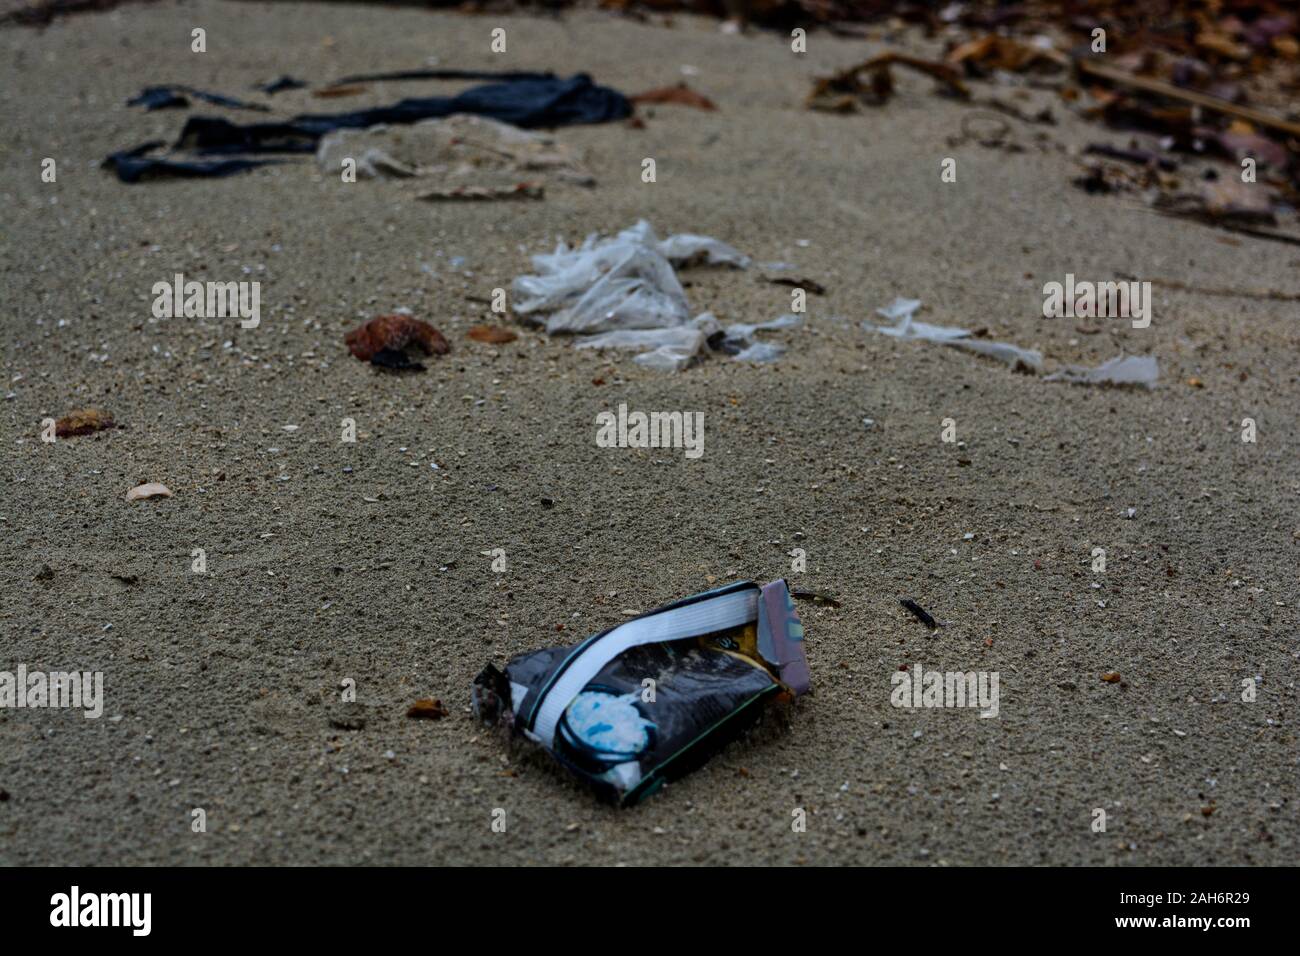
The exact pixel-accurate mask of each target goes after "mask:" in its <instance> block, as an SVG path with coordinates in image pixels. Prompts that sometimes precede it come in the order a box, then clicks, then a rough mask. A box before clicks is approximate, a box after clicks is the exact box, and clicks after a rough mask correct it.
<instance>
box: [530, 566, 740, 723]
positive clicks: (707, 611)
mask: <svg viewBox="0 0 1300 956" xmlns="http://www.w3.org/2000/svg"><path fill="white" fill-rule="evenodd" d="M760 593H761V592H760V591H759V589H758V588H746V589H745V590H744V591H735V592H733V593H731V594H723V595H721V596H719V597H716V598H711V599H709V600H706V601H700V602H699V603H698V604H688V605H687V606H686V607H681V608H677V609H676V610H673V611H664V612H663V613H662V614H653V615H651V616H649V617H639V618H637V619H636V620H634V621H628V622H627V623H626V624H622V625H620V626H618V627H616V628H614V630H612V631H610V632H609V633H608V634H606V635H605V636H604V637H602V638H601V639H600V640H598V641H596V642H595V643H594V644H592V645H591V646H590V647H588V648H587V649H586V650H585V651H583V652H582V654H581V655H580V656H579V657H578V659H577V660H575V661H573V662H572V663H570V664H569V668H568V670H566V671H565V672H564V674H563V675H561V677H560V679H559V680H557V681H556V682H555V683H554V684H552V685H551V688H550V690H549V691H548V692H547V694H546V695H545V697H543V698H542V700H541V701H540V702H539V705H538V711H537V719H536V720H535V721H534V722H533V733H534V734H536V735H537V739H538V740H540V741H541V742H542V744H543V745H544V746H546V747H553V746H554V744H555V728H556V725H558V724H559V722H560V718H561V717H562V716H563V715H564V711H565V709H567V708H568V706H569V704H571V703H572V702H573V698H575V697H577V696H578V695H579V694H580V693H582V689H583V688H584V687H586V686H587V684H589V683H590V682H591V680H592V678H594V677H595V676H596V675H597V674H599V673H600V672H601V669H602V668H604V666H605V665H606V664H608V663H609V662H610V661H612V660H613V659H614V658H616V657H618V655H619V654H622V653H623V652H624V651H626V650H627V649H628V648H630V647H637V646H639V645H641V644H658V643H659V642H660V641H678V640H682V639H683V638H687V637H702V636H703V635H705V634H712V633H713V632H714V631H722V630H726V629H727V628H729V627H739V626H740V625H741V624H748V623H749V622H750V621H753V620H757V618H758V599H759V594H760Z"/></svg>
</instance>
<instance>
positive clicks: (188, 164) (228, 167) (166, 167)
mask: <svg viewBox="0 0 1300 956" xmlns="http://www.w3.org/2000/svg"><path fill="white" fill-rule="evenodd" d="M165 145H166V144H165V143H163V141H162V140H152V141H151V142H148V143H144V144H142V145H140V146H136V147H135V148H134V149H124V150H122V151H120V152H117V153H113V154H112V155H111V156H109V157H108V158H107V159H105V160H104V161H103V162H102V163H101V164H100V165H101V166H103V167H104V168H105V169H111V170H113V172H115V173H117V178H118V179H120V180H122V182H124V183H138V182H140V181H141V180H143V179H216V178H219V177H222V176H230V175H232V174H234V173H242V172H244V171H245V170H248V169H255V168H257V167H258V166H270V165H274V164H277V163H280V162H283V160H278V159H220V160H177V159H167V158H165V157H161V156H149V155H148V154H149V153H151V152H153V151H154V150H155V149H158V148H160V147H162V146H165Z"/></svg>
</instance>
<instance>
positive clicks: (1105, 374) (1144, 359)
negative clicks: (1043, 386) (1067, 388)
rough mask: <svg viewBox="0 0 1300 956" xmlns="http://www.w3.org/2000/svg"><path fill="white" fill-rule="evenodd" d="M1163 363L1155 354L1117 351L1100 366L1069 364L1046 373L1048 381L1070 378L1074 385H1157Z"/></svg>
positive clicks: (1068, 380)
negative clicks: (1122, 353) (1118, 352)
mask: <svg viewBox="0 0 1300 956" xmlns="http://www.w3.org/2000/svg"><path fill="white" fill-rule="evenodd" d="M1159 376H1160V363H1159V362H1158V361H1157V360H1156V357H1155V356H1154V355H1128V356H1125V355H1117V356H1115V357H1114V358H1113V359H1109V360H1107V361H1105V362H1102V363H1101V364H1100V365H1098V366H1097V367H1096V368H1087V367H1085V366H1082V365H1067V366H1066V367H1064V368H1062V369H1061V370H1059V371H1057V372H1053V373H1052V374H1051V375H1048V376H1046V377H1044V379H1043V381H1044V382H1069V383H1070V384H1072V385H1116V386H1125V385H1132V386H1141V387H1143V388H1155V387H1156V379H1157V378H1159Z"/></svg>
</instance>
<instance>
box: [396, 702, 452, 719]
mask: <svg viewBox="0 0 1300 956" xmlns="http://www.w3.org/2000/svg"><path fill="white" fill-rule="evenodd" d="M448 713H449V711H448V710H447V708H446V707H444V706H443V703H442V701H441V700H438V699H437V698H436V697H422V698H420V699H419V700H417V701H416V702H415V703H414V704H412V705H411V706H410V707H409V708H408V709H407V711H406V716H407V717H414V718H416V719H417V720H441V719H442V718H444V717H446V716H447V714H448Z"/></svg>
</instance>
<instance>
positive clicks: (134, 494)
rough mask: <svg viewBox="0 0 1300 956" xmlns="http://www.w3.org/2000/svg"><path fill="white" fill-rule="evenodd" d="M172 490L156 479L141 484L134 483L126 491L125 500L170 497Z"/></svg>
mask: <svg viewBox="0 0 1300 956" xmlns="http://www.w3.org/2000/svg"><path fill="white" fill-rule="evenodd" d="M171 496H172V490H171V489H170V488H168V487H167V486H166V485H164V484H160V483H159V482H156V481H150V482H147V483H146V484H143V485H136V486H135V487H134V488H132V489H131V490H130V491H128V492H127V493H126V500H127V501H144V500H147V499H149V498H170V497H171Z"/></svg>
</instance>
